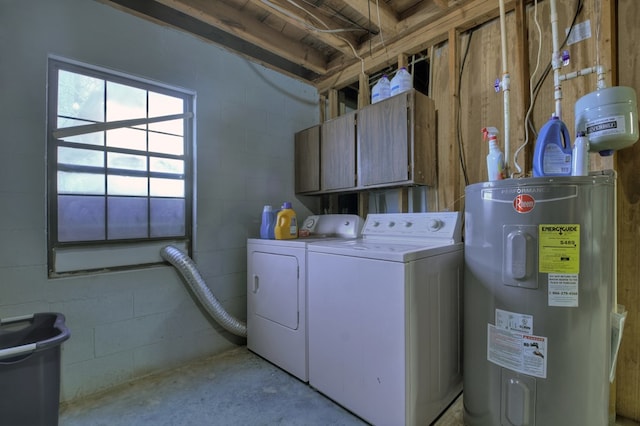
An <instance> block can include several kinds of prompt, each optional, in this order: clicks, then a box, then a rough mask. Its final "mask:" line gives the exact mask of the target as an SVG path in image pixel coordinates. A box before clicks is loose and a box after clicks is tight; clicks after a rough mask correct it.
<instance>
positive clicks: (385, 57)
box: [314, 0, 515, 93]
mask: <svg viewBox="0 0 640 426" xmlns="http://www.w3.org/2000/svg"><path fill="white" fill-rule="evenodd" d="M514 7H515V5H514V2H513V1H510V2H508V3H507V4H506V5H505V10H507V11H511V10H513V8H514ZM498 15H499V4H498V2H497V1H495V0H475V1H473V2H470V3H466V4H464V5H463V6H461V7H459V8H457V9H454V10H452V11H451V12H450V13H447V14H446V15H444V16H442V17H441V18H439V19H437V20H435V21H434V22H433V23H432V24H429V25H425V26H423V27H420V28H418V29H416V31H414V32H412V33H411V34H409V35H408V36H406V37H402V38H400V39H397V40H395V41H393V42H392V43H390V44H387V45H386V49H382V50H378V51H376V52H374V53H373V55H371V56H369V57H366V58H364V70H365V72H367V73H371V72H373V71H376V70H378V69H380V68H383V67H385V66H388V65H390V64H392V63H393V61H394V59H393V58H394V57H395V56H396V55H398V54H400V53H406V54H413V53H419V52H421V51H423V50H425V49H427V48H428V47H431V46H432V45H434V44H437V43H440V42H442V41H445V40H447V37H448V33H449V30H450V29H451V28H457V29H458V30H459V31H460V32H463V31H466V30H467V29H469V28H473V27H475V26H477V25H480V24H482V23H485V22H487V21H489V20H491V19H494V18H496V17H497V16H498ZM335 66H336V64H332V63H331V62H330V63H329V64H328V66H327V68H329V69H332V68H333V67H335ZM340 66H342V64H340ZM361 70H362V65H361V64H360V61H352V63H351V64H350V65H348V66H346V67H344V69H343V70H342V71H341V72H340V73H338V74H336V75H330V76H323V77H320V78H319V79H318V80H316V81H315V82H314V83H315V85H316V87H317V88H318V91H319V92H320V93H323V92H325V91H327V90H328V89H329V88H331V87H336V88H341V87H344V86H346V85H349V84H351V83H354V82H355V81H357V79H358V75H359V74H360V71H361Z"/></svg>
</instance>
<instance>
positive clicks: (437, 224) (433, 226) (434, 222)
mask: <svg viewBox="0 0 640 426" xmlns="http://www.w3.org/2000/svg"><path fill="white" fill-rule="evenodd" d="M443 225H444V223H442V221H441V220H440V219H431V220H430V221H429V231H431V232H435V231H437V230H439V229H440V228H442V226H443Z"/></svg>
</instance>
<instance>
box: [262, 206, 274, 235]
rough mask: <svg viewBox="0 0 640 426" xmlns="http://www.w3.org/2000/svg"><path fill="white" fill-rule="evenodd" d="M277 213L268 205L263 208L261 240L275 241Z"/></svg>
mask: <svg viewBox="0 0 640 426" xmlns="http://www.w3.org/2000/svg"><path fill="white" fill-rule="evenodd" d="M275 225H276V213H275V212H274V211H273V207H271V205H269V204H267V205H265V206H264V207H263V208H262V222H261V223H260V238H263V239H265V240H267V239H268V240H273V239H275Z"/></svg>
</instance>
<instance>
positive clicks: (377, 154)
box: [358, 90, 437, 188]
mask: <svg viewBox="0 0 640 426" xmlns="http://www.w3.org/2000/svg"><path fill="white" fill-rule="evenodd" d="M436 176H437V175H436V122H435V106H434V102H433V100H431V99H429V98H428V97H427V96H425V95H423V94H422V93H420V92H417V91H415V90H411V91H408V92H404V93H401V94H399V95H396V96H393V97H391V98H389V99H386V100H384V101H381V102H378V103H376V104H373V105H369V106H367V107H365V108H362V109H361V110H359V111H358V186H359V187H365V188H369V187H383V186H402V185H429V186H433V185H435V183H436Z"/></svg>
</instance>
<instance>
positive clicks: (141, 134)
mask: <svg viewBox="0 0 640 426" xmlns="http://www.w3.org/2000/svg"><path fill="white" fill-rule="evenodd" d="M107 146H108V147H110V148H125V149H135V150H137V151H146V150H147V132H145V131H144V130H138V129H132V128H128V127H124V128H121V129H114V130H107Z"/></svg>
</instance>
